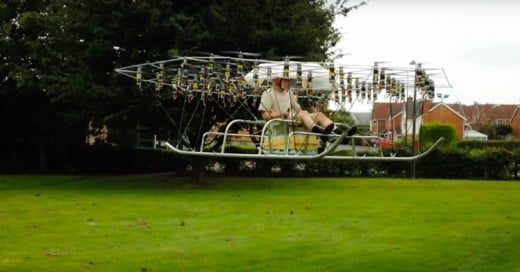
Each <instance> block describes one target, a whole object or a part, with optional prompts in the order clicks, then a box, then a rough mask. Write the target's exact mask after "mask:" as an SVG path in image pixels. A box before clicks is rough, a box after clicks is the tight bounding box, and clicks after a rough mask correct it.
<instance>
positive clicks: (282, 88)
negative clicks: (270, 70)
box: [258, 77, 356, 142]
mask: <svg viewBox="0 0 520 272" xmlns="http://www.w3.org/2000/svg"><path fill="white" fill-rule="evenodd" d="M289 86H290V81H289V79H287V78H281V77H275V78H273V85H272V87H271V88H269V89H267V90H266V91H265V92H264V93H263V94H262V98H261V100H260V106H259V107H258V110H259V111H260V113H261V114H262V118H263V119H264V120H270V119H273V118H282V119H287V118H288V119H294V120H296V121H300V122H302V123H303V125H304V126H305V127H306V128H307V129H308V130H309V131H310V132H313V133H320V134H324V136H322V137H321V139H322V141H324V142H326V141H327V138H328V136H325V135H328V134H331V133H335V134H342V131H341V129H340V128H338V127H336V126H335V125H334V122H332V120H330V119H329V118H328V117H327V116H326V115H325V114H323V113H322V112H313V113H310V112H308V111H306V110H302V109H301V107H300V105H299V104H298V102H297V101H296V96H295V95H294V94H293V93H292V92H291V91H290V90H289ZM355 133H356V127H352V128H350V129H349V131H348V132H347V135H348V136H352V135H354V134H355Z"/></svg>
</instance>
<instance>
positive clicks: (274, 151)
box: [164, 119, 444, 161]
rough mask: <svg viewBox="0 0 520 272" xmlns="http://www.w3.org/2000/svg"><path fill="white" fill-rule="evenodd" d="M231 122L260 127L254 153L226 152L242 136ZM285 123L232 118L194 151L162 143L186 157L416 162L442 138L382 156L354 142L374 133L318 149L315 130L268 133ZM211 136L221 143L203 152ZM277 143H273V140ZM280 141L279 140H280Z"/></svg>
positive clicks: (208, 134)
mask: <svg viewBox="0 0 520 272" xmlns="http://www.w3.org/2000/svg"><path fill="white" fill-rule="evenodd" d="M235 124H241V125H255V126H263V128H262V132H261V135H252V136H251V137H259V138H260V140H259V144H256V150H255V152H254V153H253V152H251V153H239V152H236V151H235V152H233V151H229V142H231V141H230V138H231V137H244V135H243V134H237V133H230V128H231V127H232V126H233V125H235ZM280 124H282V125H286V127H290V126H296V123H294V121H291V120H286V119H272V120H269V121H267V122H266V121H261V120H256V121H253V120H241V119H238V120H233V121H232V122H230V123H229V124H228V125H227V126H226V129H225V131H224V132H206V133H205V134H204V135H203V140H202V143H201V146H200V148H199V149H198V150H185V149H182V148H180V147H178V146H173V145H172V144H170V143H168V142H166V143H164V145H165V146H166V147H167V148H169V149H170V150H172V151H173V152H175V153H176V154H179V155H183V156H190V157H211V158H239V159H283V160H314V159H324V160H351V161H416V160H418V159H420V158H422V157H424V156H426V155H428V154H429V153H430V152H431V151H432V150H433V149H435V148H436V147H437V146H438V145H439V144H440V142H442V141H443V140H444V139H443V138H442V137H441V138H440V139H438V140H437V141H436V142H435V143H434V144H433V145H432V146H431V147H430V148H429V149H427V150H426V151H424V152H422V153H420V154H415V155H413V156H406V157H401V156H397V154H390V156H385V155H384V154H383V149H382V148H381V147H379V148H377V147H366V146H356V145H354V142H355V139H361V140H365V141H366V140H368V141H370V140H372V139H378V140H380V139H381V138H380V137H377V136H359V135H355V136H347V132H346V131H345V132H344V133H343V134H342V135H336V137H335V139H334V140H333V142H332V143H329V144H328V145H327V146H326V147H325V148H324V149H323V150H322V151H321V152H318V150H319V149H317V148H316V147H315V146H314V145H313V141H314V142H316V139H317V137H318V136H323V135H321V134H317V133H311V132H307V131H290V132H288V133H286V134H284V135H275V134H273V132H272V127H274V126H277V125H280ZM212 137H222V138H223V141H222V146H221V147H220V148H218V149H219V151H207V150H206V149H205V148H204V146H205V142H207V141H209V140H210V138H212ZM275 138H276V140H277V143H273V142H274V140H275ZM345 139H350V142H352V144H349V145H343V144H342V143H343V142H344V140H345ZM280 140H281V141H280ZM338 153H347V154H346V155H339V154H338ZM367 153H371V154H374V153H377V155H375V156H373V155H372V156H369V155H367Z"/></svg>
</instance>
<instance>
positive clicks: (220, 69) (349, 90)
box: [115, 52, 449, 161]
mask: <svg viewBox="0 0 520 272" xmlns="http://www.w3.org/2000/svg"><path fill="white" fill-rule="evenodd" d="M257 57H258V55H257V54H252V53H245V52H236V56H221V55H213V54H210V55H209V56H185V57H179V58H174V59H169V60H163V61H156V62H147V63H142V64H137V65H132V66H127V67H122V68H118V69H116V70H115V71H116V72H117V73H120V74H122V75H125V76H128V77H130V78H133V79H134V80H135V82H136V85H137V88H138V89H140V90H142V91H143V92H146V93H149V94H150V95H152V96H153V97H154V99H155V100H156V102H157V103H159V104H160V105H161V107H163V108H164V112H165V114H167V115H168V118H169V120H170V122H171V124H172V127H173V129H172V131H174V132H175V133H174V134H175V136H174V137H172V138H170V139H169V141H166V142H164V146H166V147H167V148H169V149H171V150H172V151H174V152H176V153H178V154H181V155H188V156H202V157H224V158H226V157H230V158H247V159H288V160H310V159H317V158H321V159H335V160H377V161H385V160H388V161H414V160H417V159H419V158H421V157H423V156H425V155H426V154H428V153H429V152H430V151H431V150H432V149H433V148H435V147H436V146H437V145H438V144H439V143H440V141H442V139H439V140H438V141H437V142H435V143H434V144H433V145H432V146H431V147H430V148H429V149H428V150H426V151H424V152H423V153H421V154H414V155H413V156H400V155H399V154H396V153H393V152H383V149H382V147H381V146H379V147H374V146H372V145H366V146H360V145H357V144H356V143H359V142H365V143H371V142H377V141H381V140H382V138H380V137H378V136H362V135H354V136H347V135H346V134H343V135H331V136H328V137H329V140H328V141H325V142H324V141H320V140H318V139H319V138H320V137H322V138H323V136H324V135H321V134H316V133H312V132H308V131H305V130H304V129H300V126H299V124H297V123H296V122H295V121H293V120H287V119H272V120H269V121H264V120H261V119H260V118H259V114H258V113H257V109H258V106H259V104H260V98H261V95H262V92H263V91H265V90H267V89H268V88H270V87H271V85H272V80H273V78H275V77H282V78H287V79H290V82H291V88H290V90H291V92H292V94H293V95H295V96H297V99H298V101H299V103H300V104H301V105H302V106H303V107H307V108H308V110H309V111H313V110H319V108H320V107H325V108H327V107H328V108H332V109H334V110H338V111H349V110H350V109H351V108H352V106H353V105H354V104H355V103H365V104H371V103H374V102H376V101H390V102H399V101H404V100H405V99H406V97H407V96H408V95H409V93H408V92H409V90H410V89H412V90H413V92H417V93H419V94H420V95H421V96H422V97H423V99H432V98H433V97H434V95H435V88H439V87H446V86H449V82H447V78H446V76H445V74H444V71H443V70H442V69H424V68H422V66H421V65H420V64H418V65H416V66H415V67H410V68H398V67H390V66H388V67H386V66H382V63H378V62H376V63H374V65H371V66H369V65H367V66H363V65H342V64H338V63H333V62H328V63H319V62H304V61H296V60H293V59H292V58H291V57H290V56H287V57H285V58H284V59H283V60H281V61H275V60H266V59H259V58H257ZM439 71H442V73H439ZM439 75H440V76H439ZM435 78H441V79H444V80H445V82H446V83H444V85H442V86H440V85H439V84H437V83H436V81H434V79H435ZM417 93H414V94H417ZM414 97H415V95H414ZM414 103H415V101H414ZM168 106H171V107H172V108H176V110H177V111H175V112H172V111H169V110H168V109H167V108H168ZM336 125H337V126H339V127H344V128H348V125H346V124H339V123H338V124H336ZM347 142H348V144H345V143H347Z"/></svg>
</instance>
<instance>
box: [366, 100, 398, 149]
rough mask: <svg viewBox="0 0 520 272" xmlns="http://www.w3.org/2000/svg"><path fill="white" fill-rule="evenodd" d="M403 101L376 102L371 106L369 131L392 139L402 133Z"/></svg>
mask: <svg viewBox="0 0 520 272" xmlns="http://www.w3.org/2000/svg"><path fill="white" fill-rule="evenodd" d="M402 119H403V103H392V102H390V103H381V102H376V103H374V106H373V108H372V121H371V122H370V131H372V134H373V135H379V136H383V137H385V138H387V139H389V140H394V139H396V137H397V136H398V135H402V134H403V130H402Z"/></svg>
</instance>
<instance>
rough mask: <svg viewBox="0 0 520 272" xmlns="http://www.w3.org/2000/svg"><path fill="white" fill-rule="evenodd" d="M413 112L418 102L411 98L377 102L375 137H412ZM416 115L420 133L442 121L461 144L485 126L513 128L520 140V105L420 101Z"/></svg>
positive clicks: (416, 125)
mask: <svg viewBox="0 0 520 272" xmlns="http://www.w3.org/2000/svg"><path fill="white" fill-rule="evenodd" d="M413 113H414V103H413V100H412V98H411V97H409V98H408V99H407V101H406V102H404V103H382V102H377V103H374V106H373V108H372V121H371V130H372V132H373V134H374V135H385V134H387V133H388V132H392V133H391V134H392V137H393V139H397V138H399V137H404V135H411V134H412V133H413V132H412V130H413V118H412V116H413ZM415 116H416V118H415V128H416V131H415V132H416V134H418V133H419V130H420V127H421V125H422V124H424V123H428V122H439V123H449V124H453V125H454V126H455V131H456V134H457V139H458V140H459V141H461V140H463V139H464V137H465V136H466V137H467V136H468V135H469V134H472V135H473V134H474V133H473V132H470V131H478V129H479V128H480V127H481V126H482V125H511V127H512V128H513V136H515V137H518V138H520V105H508V104H482V105H480V104H476V103H475V104H473V105H462V104H460V103H455V104H446V103H443V102H440V103H434V102H433V101H432V100H420V101H417V102H416V103H415ZM468 133H469V134H468ZM481 138H483V137H481Z"/></svg>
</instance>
